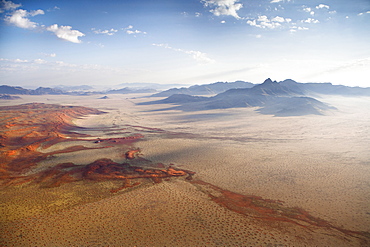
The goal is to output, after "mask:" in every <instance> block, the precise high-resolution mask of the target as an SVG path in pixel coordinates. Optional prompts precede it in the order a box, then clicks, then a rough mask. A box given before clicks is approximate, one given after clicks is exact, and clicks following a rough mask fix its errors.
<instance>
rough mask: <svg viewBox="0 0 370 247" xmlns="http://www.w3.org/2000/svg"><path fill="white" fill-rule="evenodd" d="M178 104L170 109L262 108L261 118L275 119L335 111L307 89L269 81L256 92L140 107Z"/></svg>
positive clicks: (176, 99) (249, 90)
mask: <svg viewBox="0 0 370 247" xmlns="http://www.w3.org/2000/svg"><path fill="white" fill-rule="evenodd" d="M168 103H172V104H177V105H178V106H174V107H172V108H170V109H180V110H184V111H197V110H208V109H227V108H235V107H259V109H258V111H259V112H260V113H262V114H272V115H275V116H301V115H308V114H316V115H321V114H323V113H324V112H325V111H327V110H330V109H335V108H334V107H331V106H328V105H326V104H325V103H323V102H320V101H318V100H316V99H314V98H311V97H307V96H305V93H304V89H303V88H301V87H300V85H297V83H296V82H292V81H287V82H285V83H283V84H282V83H278V82H276V81H272V80H271V79H270V78H268V79H266V80H265V81H264V82H263V83H262V84H259V85H255V86H254V87H253V88H241V89H230V90H227V91H226V92H223V93H220V94H218V95H216V96H213V97H199V96H191V95H184V94H183V95H181V94H176V95H172V96H170V97H168V98H166V99H163V100H157V101H152V102H146V103H141V104H168Z"/></svg>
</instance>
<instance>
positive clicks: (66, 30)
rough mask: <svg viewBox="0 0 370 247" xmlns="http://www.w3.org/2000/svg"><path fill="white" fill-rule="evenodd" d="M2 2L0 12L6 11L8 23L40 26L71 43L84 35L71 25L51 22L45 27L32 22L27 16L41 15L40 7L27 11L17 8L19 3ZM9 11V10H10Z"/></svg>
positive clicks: (28, 26)
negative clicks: (51, 23)
mask: <svg viewBox="0 0 370 247" xmlns="http://www.w3.org/2000/svg"><path fill="white" fill-rule="evenodd" d="M2 2H3V4H4V7H3V9H1V12H5V11H8V12H9V13H7V15H6V16H5V19H4V20H5V21H6V22H7V23H8V24H10V25H14V26H17V27H19V28H24V29H35V28H40V29H41V30H46V31H50V32H52V33H54V34H55V35H56V36H57V37H58V38H59V39H62V40H66V41H69V42H72V43H81V40H79V37H83V36H85V34H83V33H82V32H80V31H78V30H72V27H71V26H58V24H53V25H51V26H48V27H45V26H44V25H41V26H40V25H39V24H38V23H36V22H33V21H31V20H30V19H29V17H33V16H36V15H43V14H45V12H44V11H43V10H41V9H38V10H32V11H27V10H24V9H18V8H19V7H21V6H22V5H21V4H15V3H13V2H11V1H5V0H3V1H2ZM10 11H11V12H10Z"/></svg>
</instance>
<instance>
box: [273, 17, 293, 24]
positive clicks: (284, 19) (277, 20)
mask: <svg viewBox="0 0 370 247" xmlns="http://www.w3.org/2000/svg"><path fill="white" fill-rule="evenodd" d="M271 21H276V22H287V23H289V22H291V21H292V19H290V18H284V17H280V16H276V17H274V18H272V19H271Z"/></svg>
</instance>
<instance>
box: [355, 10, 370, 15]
mask: <svg viewBox="0 0 370 247" xmlns="http://www.w3.org/2000/svg"><path fill="white" fill-rule="evenodd" d="M364 14H370V11H366V12H362V13H359V14H358V15H359V16H360V15H364Z"/></svg>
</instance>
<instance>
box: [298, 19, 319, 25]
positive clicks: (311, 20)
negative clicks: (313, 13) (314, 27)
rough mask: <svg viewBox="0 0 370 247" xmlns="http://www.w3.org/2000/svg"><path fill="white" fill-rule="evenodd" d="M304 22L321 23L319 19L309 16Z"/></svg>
mask: <svg viewBox="0 0 370 247" xmlns="http://www.w3.org/2000/svg"><path fill="white" fill-rule="evenodd" d="M302 22H305V23H314V24H317V23H320V21H319V20H316V19H313V18H307V20H303V21H302Z"/></svg>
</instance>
